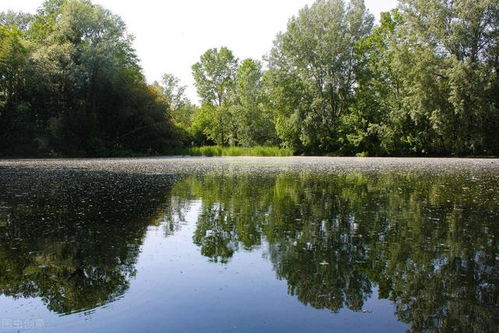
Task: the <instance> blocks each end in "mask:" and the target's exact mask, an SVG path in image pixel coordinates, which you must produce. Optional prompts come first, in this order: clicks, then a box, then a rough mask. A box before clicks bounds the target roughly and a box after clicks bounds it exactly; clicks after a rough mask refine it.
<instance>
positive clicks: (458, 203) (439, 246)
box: [0, 158, 499, 332]
mask: <svg viewBox="0 0 499 333" xmlns="http://www.w3.org/2000/svg"><path fill="white" fill-rule="evenodd" d="M498 304H499V160H455V159H451V160H418V159H328V158H316V159H314V158H288V159H286V158H281V159H257V158H248V159H245V158H233V159H205V158H198V159H194V158H193V159H149V160H147V159H130V160H55V161H5V160H4V161H0V332H3V331H5V332H9V331H24V330H25V329H29V330H28V331H30V332H33V331H39V330H42V331H50V332H90V331H101V332H165V331H172V332H181V331H182V332H185V331H216V332H224V331H238V332H239V331H258V332H262V331H272V332H276V331H282V332H290V331H300V332H301V331H310V332H318V331H327V332H331V331H338V332H345V331H348V332H367V331H368V332H404V331H407V330H414V331H463V332H472V331H476V332H497V329H498V326H499V305H498Z"/></svg>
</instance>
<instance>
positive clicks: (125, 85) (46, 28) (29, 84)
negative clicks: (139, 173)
mask: <svg viewBox="0 0 499 333" xmlns="http://www.w3.org/2000/svg"><path fill="white" fill-rule="evenodd" d="M0 23H1V26H0V155H7V156H12V155H49V156H60V155H113V154H127V155H128V154H132V153H166V152H169V151H172V149H173V148H174V147H176V146H179V145H180V144H181V137H182V133H181V130H180V129H179V128H178V127H176V126H175V125H174V123H173V121H172V119H171V116H170V114H169V108H170V106H169V102H168V100H167V99H166V98H165V96H163V94H162V93H161V92H160V91H159V90H158V89H157V88H156V87H155V86H152V85H148V84H147V83H146V80H145V78H144V75H143V74H142V72H141V68H140V65H139V60H138V58H137V56H136V53H135V50H134V49H133V47H132V36H131V35H129V34H128V33H127V31H126V27H125V23H124V22H123V21H122V20H121V19H120V18H119V17H118V16H116V15H114V14H112V13H111V12H110V11H108V10H106V9H104V8H102V7H101V6H97V5H93V4H92V3H91V2H90V1H86V0H48V1H45V2H44V3H43V5H42V6H41V7H40V8H39V9H38V11H37V13H35V14H34V15H31V14H25V13H14V12H3V13H1V14H0Z"/></svg>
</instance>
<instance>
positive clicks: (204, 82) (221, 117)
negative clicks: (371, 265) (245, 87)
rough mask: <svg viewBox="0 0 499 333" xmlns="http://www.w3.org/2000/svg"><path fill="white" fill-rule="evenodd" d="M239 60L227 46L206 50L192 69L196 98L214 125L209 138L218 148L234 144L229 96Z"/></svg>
mask: <svg viewBox="0 0 499 333" xmlns="http://www.w3.org/2000/svg"><path fill="white" fill-rule="evenodd" d="M237 66H238V60H237V59H236V58H235V57H234V55H233V54H232V51H230V50H229V49H228V48H226V47H222V48H220V50H218V49H216V48H215V49H210V50H208V51H206V52H205V53H204V54H203V55H202V56H201V59H200V61H199V62H197V63H196V64H194V65H193V66H192V74H193V75H194V80H195V84H196V88H197V90H198V95H199V97H200V98H201V101H202V103H203V105H206V106H208V108H207V110H211V111H212V117H213V119H214V122H215V123H216V125H215V126H216V128H215V129H214V130H213V131H214V133H213V135H211V137H212V139H213V140H214V141H215V142H216V143H217V144H219V145H225V144H226V143H229V142H232V143H233V142H234V140H235V133H234V131H233V130H232V129H233V126H231V122H232V121H233V119H231V118H232V117H231V114H230V111H229V106H230V93H231V91H233V87H234V80H235V75H236V70H237Z"/></svg>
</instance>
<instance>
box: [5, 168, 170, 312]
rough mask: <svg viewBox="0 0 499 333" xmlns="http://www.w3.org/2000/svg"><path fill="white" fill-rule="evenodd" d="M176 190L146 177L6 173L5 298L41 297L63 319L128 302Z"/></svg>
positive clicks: (85, 173)
mask: <svg viewBox="0 0 499 333" xmlns="http://www.w3.org/2000/svg"><path fill="white" fill-rule="evenodd" d="M170 185H171V180H169V179H164V178H160V179H159V178H158V177H153V176H145V175H128V174H113V173H104V172H80V171H65V172H54V171H51V172H43V171H33V170H25V171H23V172H2V173H1V174H0V188H2V191H1V192H0V272H1V273H0V293H1V294H3V295H7V296H13V297H16V298H20V297H41V299H42V300H43V302H44V303H45V304H46V306H47V308H48V309H50V310H51V311H54V312H57V313H60V314H68V313H73V312H79V311H83V310H87V309H92V308H95V307H97V306H99V305H103V304H105V303H108V302H111V301H113V300H114V299H116V298H117V297H120V296H121V295H123V294H124V293H125V291H126V290H127V288H128V286H129V280H130V277H132V276H134V275H135V273H136V270H135V268H134V265H135V263H136V259H137V256H138V253H139V248H140V246H141V244H142V241H143V238H144V235H145V232H146V229H147V226H148V225H149V224H151V223H155V221H157V219H158V217H161V216H162V215H164V209H166V207H165V205H164V203H165V202H167V200H166V198H167V197H168V193H169V191H170V188H171V186H170Z"/></svg>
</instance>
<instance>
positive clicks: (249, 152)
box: [182, 146, 293, 156]
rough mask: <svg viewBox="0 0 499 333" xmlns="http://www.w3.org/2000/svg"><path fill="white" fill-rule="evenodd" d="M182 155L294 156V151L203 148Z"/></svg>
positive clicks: (183, 152)
mask: <svg viewBox="0 0 499 333" xmlns="http://www.w3.org/2000/svg"><path fill="white" fill-rule="evenodd" d="M182 154H183V155H191V156H292V155H293V151H292V150H291V149H286V148H279V147H266V146H254V147H235V146H233V147H222V146H203V147H191V148H187V149H185V150H183V151H182Z"/></svg>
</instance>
